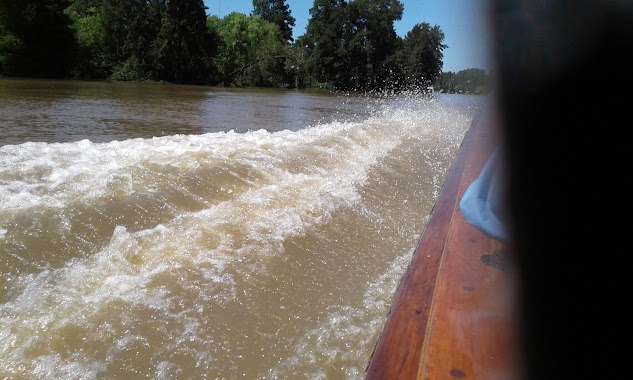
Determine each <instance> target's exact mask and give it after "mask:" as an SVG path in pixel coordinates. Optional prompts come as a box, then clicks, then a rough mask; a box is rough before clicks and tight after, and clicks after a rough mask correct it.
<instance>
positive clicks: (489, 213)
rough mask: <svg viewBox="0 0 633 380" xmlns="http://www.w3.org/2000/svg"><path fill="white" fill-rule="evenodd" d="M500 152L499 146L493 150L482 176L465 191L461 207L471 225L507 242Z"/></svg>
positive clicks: (460, 203)
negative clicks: (501, 185)
mask: <svg viewBox="0 0 633 380" xmlns="http://www.w3.org/2000/svg"><path fill="white" fill-rule="evenodd" d="M500 154H501V153H500V151H499V148H497V149H496V150H495V151H494V152H492V155H491V156H490V158H489V159H488V162H486V165H485V166H484V168H483V169H482V170H481V173H480V174H479V177H477V179H476V180H475V181H474V182H473V183H472V184H470V186H468V188H467V189H466V191H465V192H464V195H463V196H462V199H461V200H460V202H459V209H460V211H461V212H462V215H464V218H465V219H466V221H467V222H468V223H469V224H470V225H472V226H473V227H475V228H477V229H478V230H479V231H481V232H483V233H484V234H486V235H488V236H489V237H491V238H493V239H496V240H499V241H501V242H507V231H506V226H505V225H504V223H503V210H504V204H503V202H502V198H503V197H502V196H503V194H502V189H501V187H500V181H501V180H502V178H501V161H500V160H501V158H500Z"/></svg>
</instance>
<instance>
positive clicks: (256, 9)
mask: <svg viewBox="0 0 633 380" xmlns="http://www.w3.org/2000/svg"><path fill="white" fill-rule="evenodd" d="M253 15H255V16H259V17H261V18H262V19H264V20H266V21H268V22H271V23H273V24H275V25H277V26H278V27H279V30H280V31H281V39H282V41H284V42H286V43H290V42H292V41H294V39H293V38H292V28H293V27H294V26H295V21H296V19H295V18H294V17H292V12H291V11H290V7H289V6H288V4H287V3H286V0H253Z"/></svg>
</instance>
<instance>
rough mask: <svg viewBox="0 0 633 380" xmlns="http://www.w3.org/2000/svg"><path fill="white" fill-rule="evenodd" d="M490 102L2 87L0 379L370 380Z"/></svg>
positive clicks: (68, 85) (5, 82) (148, 87)
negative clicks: (383, 335) (423, 244)
mask: <svg viewBox="0 0 633 380" xmlns="http://www.w3.org/2000/svg"><path fill="white" fill-rule="evenodd" d="M483 102H484V98H483V97H476V96H466V95H437V96H435V97H434V98H425V97H422V96H419V95H410V96H406V95H401V96H387V95H382V96H378V95H371V96H361V95H346V94H338V95H335V94H330V93H326V92H322V91H290V90H283V91H282V90H244V89H222V88H209V87H197V86H174V85H156V84H131V83H106V82H94V83H92V82H56V81H31V80H9V79H2V80H0V131H1V132H0V377H1V378H7V379H237V378H244V379H311V380H312V379H362V378H363V376H364V371H365V368H366V366H367V363H368V361H369V359H370V357H371V353H372V351H373V349H374V346H375V344H376V342H377V339H378V337H379V335H380V331H381V329H382V326H383V324H384V322H385V320H386V316H387V313H388V311H389V307H390V303H391V301H392V297H393V294H394V292H395V290H396V288H397V286H398V283H399V281H400V278H401V277H402V275H403V274H404V272H405V270H406V268H407V265H408V263H409V261H410V259H411V255H412V253H413V250H414V248H415V246H416V243H417V240H418V238H419V236H420V234H421V233H422V232H423V230H424V227H425V224H426V222H427V221H428V217H429V214H430V212H431V210H432V207H433V204H434V201H435V199H436V197H437V195H438V193H439V191H440V190H441V187H442V184H443V181H444V178H445V176H446V174H447V172H448V170H449V169H450V166H451V164H452V161H453V159H454V157H455V156H456V153H457V150H458V148H459V145H460V143H461V141H462V138H463V136H464V133H465V132H466V130H467V129H468V127H469V126H470V123H471V121H472V120H473V118H474V117H475V116H476V115H477V113H478V111H479V109H480V108H481V106H482V105H483Z"/></svg>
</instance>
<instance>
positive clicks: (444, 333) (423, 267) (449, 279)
mask: <svg viewBox="0 0 633 380" xmlns="http://www.w3.org/2000/svg"><path fill="white" fill-rule="evenodd" d="M497 136H498V133H497V131H496V129H495V127H494V124H493V123H492V122H491V119H490V118H488V117H478V118H476V119H475V120H474V121H473V122H472V124H471V126H470V128H469V130H468V131H467V132H466V134H465V136H464V139H463V141H462V144H461V146H460V148H459V152H458V154H457V157H456V159H455V161H454V162H453V166H452V167H451V169H450V171H449V173H448V175H447V177H446V179H445V182H444V185H443V187H442V191H441V192H440V194H439V197H438V199H437V201H436V204H435V206H434V207H433V210H432V211H431V217H430V219H429V222H428V224H427V226H426V228H425V230H424V231H423V233H422V235H421V236H420V239H419V241H418V246H417V247H416V250H415V252H414V254H413V257H412V260H411V263H410V265H409V268H408V269H407V272H406V273H405V275H404V276H403V278H402V280H401V283H400V285H399V287H398V290H397V291H396V294H395V296H394V301H393V304H392V307H391V310H390V312H389V315H388V317H387V320H386V323H385V326H384V328H383V331H382V334H381V336H380V338H379V340H378V343H377V344H376V347H375V349H374V352H373V354H372V357H371V359H370V362H369V364H368V367H367V370H366V373H365V376H366V377H365V378H366V380H376V379H389V380H391V379H451V378H467V379H515V378H518V376H517V374H518V371H517V369H518V366H517V360H516V358H517V350H516V346H517V345H516V342H517V335H516V333H515V332H516V325H515V318H514V317H513V310H514V300H515V285H514V280H515V277H514V276H515V274H514V272H513V271H512V269H511V268H508V267H504V266H499V265H494V264H495V263H497V264H499V263H498V262H496V261H495V260H492V261H490V260H488V262H486V261H487V260H485V259H486V258H488V259H490V258H495V257H497V258H498V257H504V256H497V253H498V252H499V251H501V250H502V249H503V248H504V247H503V245H502V244H501V243H500V242H498V241H496V240H493V239H491V238H489V237H487V236H485V235H484V234H483V233H481V232H479V231H478V230H477V229H475V228H474V227H472V226H471V225H469V224H468V223H467V222H466V221H465V219H464V218H463V216H462V215H461V212H460V211H459V200H460V199H461V196H462V195H463V193H464V191H465V190H466V188H467V187H468V185H470V183H472V182H473V181H474V180H475V178H476V177H477V176H478V175H479V173H480V172H481V169H482V168H483V166H484V164H485V163H486V161H487V159H488V157H489V156H490V153H491V152H492V150H493V149H494V147H495V146H496V144H497V142H498V139H497Z"/></svg>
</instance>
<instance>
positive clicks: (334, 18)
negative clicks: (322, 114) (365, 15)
mask: <svg viewBox="0 0 633 380" xmlns="http://www.w3.org/2000/svg"><path fill="white" fill-rule="evenodd" d="M346 12H347V2H346V1H345V0H314V4H313V6H312V8H310V19H309V20H308V26H307V28H306V37H305V39H304V40H305V42H306V43H309V46H306V50H307V51H308V52H309V53H310V58H309V63H310V65H311V66H312V69H311V72H312V73H313V74H314V76H315V79H316V81H317V82H320V83H328V82H329V83H335V82H344V80H340V79H341V78H342V76H343V75H348V72H347V68H348V66H349V62H347V60H348V58H349V55H348V53H347V50H346V48H345V40H344V26H345V23H346ZM335 85H336V83H335Z"/></svg>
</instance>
